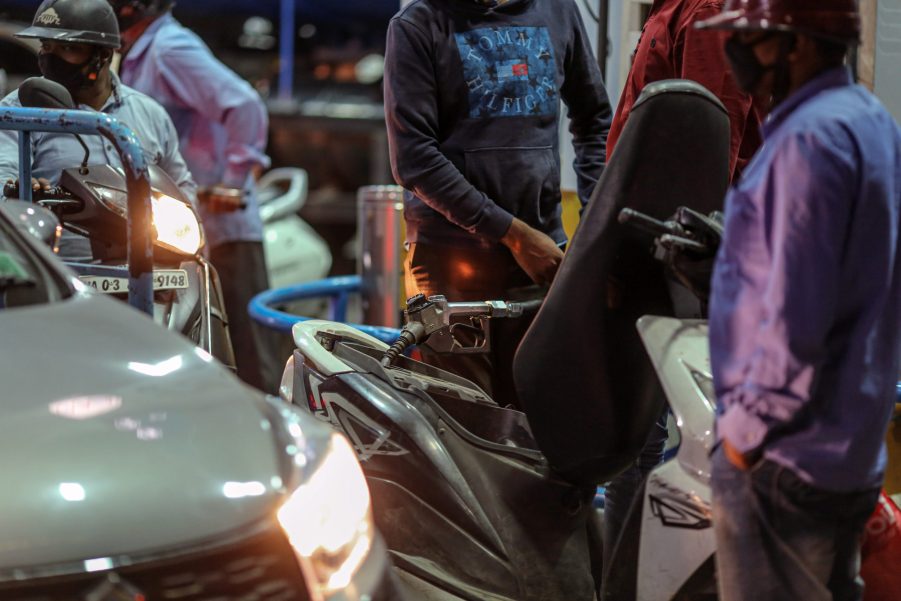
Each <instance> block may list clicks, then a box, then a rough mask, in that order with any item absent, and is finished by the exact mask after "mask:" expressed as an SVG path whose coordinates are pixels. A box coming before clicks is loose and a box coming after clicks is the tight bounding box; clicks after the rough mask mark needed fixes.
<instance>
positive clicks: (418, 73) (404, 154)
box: [384, 18, 513, 241]
mask: <svg viewBox="0 0 901 601" xmlns="http://www.w3.org/2000/svg"><path fill="white" fill-rule="evenodd" d="M433 56H434V55H433V48H432V45H431V43H430V41H429V38H428V36H427V35H426V34H425V32H423V31H422V30H421V29H420V28H419V27H417V26H416V25H414V24H412V23H410V22H407V21H404V20H403V19H401V18H395V19H393V20H392V21H391V23H390V24H389V26H388V39H387V46H386V51H385V77H384V84H385V121H386V124H387V127H388V151H389V155H390V158H391V170H392V173H393V174H394V179H395V181H397V183H398V184H400V185H401V186H403V187H404V188H406V189H407V190H409V191H411V192H412V193H413V194H415V195H416V196H417V197H419V198H420V199H421V200H422V201H423V202H425V203H426V204H427V205H429V206H430V207H432V208H433V209H435V210H436V211H438V212H439V213H441V214H442V215H444V217H446V218H447V219H448V220H449V221H450V222H451V223H453V224H455V225H457V226H459V227H461V228H463V229H465V230H466V231H468V232H470V233H471V234H476V235H479V236H483V237H485V238H487V239H489V240H492V241H497V240H499V239H500V238H502V237H503V236H504V234H506V233H507V230H508V229H509V228H510V224H511V223H512V221H513V216H512V215H511V214H510V213H508V212H507V211H505V210H504V209H502V208H501V207H499V206H498V205H497V204H496V203H495V202H494V201H493V200H491V199H490V198H488V197H487V196H486V195H485V194H483V193H482V192H480V191H479V190H477V189H476V188H475V187H473V186H472V184H470V183H469V182H468V181H467V180H466V178H465V177H464V176H463V174H462V173H461V172H460V170H459V169H457V167H456V166H455V165H454V164H453V163H452V162H451V161H450V160H448V158H447V157H446V156H444V154H442V152H441V150H440V148H439V142H438V138H439V132H438V97H437V95H438V86H437V84H436V80H435V66H434V59H433Z"/></svg>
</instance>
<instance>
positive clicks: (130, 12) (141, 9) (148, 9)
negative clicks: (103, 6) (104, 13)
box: [109, 0, 174, 31]
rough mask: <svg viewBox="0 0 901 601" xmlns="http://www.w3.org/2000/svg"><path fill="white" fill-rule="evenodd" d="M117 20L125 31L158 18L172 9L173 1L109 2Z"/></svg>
mask: <svg viewBox="0 0 901 601" xmlns="http://www.w3.org/2000/svg"><path fill="white" fill-rule="evenodd" d="M109 3H110V4H111V5H112V7H113V10H114V11H115V12H116V18H117V19H118V20H119V29H120V30H121V31H125V30H127V29H128V28H130V27H131V26H132V25H134V24H135V23H138V22H139V21H142V20H144V19H146V18H148V17H156V16H157V15H161V14H163V13H164V12H167V11H168V10H169V9H170V8H172V5H173V3H174V2H173V0H109Z"/></svg>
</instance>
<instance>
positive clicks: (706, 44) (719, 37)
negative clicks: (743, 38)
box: [604, 0, 760, 557]
mask: <svg viewBox="0 0 901 601" xmlns="http://www.w3.org/2000/svg"><path fill="white" fill-rule="evenodd" d="M722 9H723V0H654V4H653V6H652V7H651V13H650V15H649V16H648V20H647V22H646V23H645V25H644V27H643V28H642V30H641V38H640V39H639V41H638V47H637V48H636V49H635V54H634V56H633V59H632V68H631V69H630V70H629V78H628V80H627V81H626V86H625V88H624V89H623V93H622V96H621V97H620V100H619V106H618V107H617V109H616V115H615V117H614V119H613V124H612V125H611V127H610V134H609V135H608V136H607V160H608V161H609V160H610V157H611V156H612V155H613V150H614V148H615V147H616V143H617V141H618V140H619V137H620V135H621V134H622V132H623V128H624V127H625V125H626V120H627V119H628V117H629V113H630V112H631V111H632V105H633V104H634V103H635V101H636V100H638V96H639V95H640V94H641V91H642V90H643V89H644V87H645V86H646V85H648V84H649V83H653V82H655V81H660V80H662V79H691V80H693V81H696V82H698V83H700V84H701V85H703V86H704V87H705V88H707V89H708V90H710V91H711V92H713V93H714V94H715V95H716V96H717V97H718V98H719V99H720V100H721V101H722V102H723V104H724V105H725V106H726V110H727V111H729V120H730V122H731V124H732V128H731V130H732V143H731V147H730V148H731V150H730V154H729V169H730V171H729V172H730V173H731V174H732V179H733V180H737V179H738V177H739V175H740V174H741V171H742V169H743V168H744V167H745V165H746V164H747V163H748V161H749V160H750V159H751V157H752V156H753V155H754V153H755V152H756V150H757V148H758V146H760V132H759V130H758V128H759V126H760V120H759V119H758V113H757V110H756V109H755V107H754V104H753V101H752V98H751V96H750V95H748V94H746V93H744V92H742V91H741V90H740V89H739V87H738V84H737V83H736V82H735V79H734V77H733V76H732V71H731V70H730V68H729V64H728V62H727V60H726V55H725V53H724V46H725V42H726V38H725V36H724V35H723V34H722V33H720V32H713V31H700V30H697V29H695V27H694V24H695V23H696V22H698V21H703V20H705V19H709V18H711V17H714V16H716V15H718V14H720V13H721V12H722ZM666 436H667V431H666V414H664V415H663V416H661V419H660V420H659V422H658V423H657V424H656V425H655V427H654V430H653V431H652V432H651V435H650V436H649V437H648V442H647V444H646V445H645V448H644V450H643V451H642V453H641V456H640V457H639V458H638V460H637V461H636V462H635V464H634V465H632V466H631V467H630V468H629V469H627V470H626V471H625V472H623V473H622V474H620V475H619V476H617V477H616V478H615V479H614V480H613V481H612V482H610V483H609V484H608V485H607V489H606V494H605V508H604V546H605V547H606V549H607V551H606V552H605V553H604V557H609V556H610V555H611V553H610V551H612V549H613V546H614V545H615V544H616V541H617V539H618V538H619V535H620V532H621V531H622V526H623V524H624V522H625V519H626V514H627V512H628V510H629V507H630V506H631V504H632V501H633V499H634V497H635V494H636V491H637V490H638V488H639V486H640V485H641V482H642V481H643V480H644V478H645V477H646V476H647V475H648V474H649V473H650V471H651V470H652V469H654V468H655V467H656V466H657V465H659V464H660V462H661V461H662V460H663V449H664V445H665V443H666Z"/></svg>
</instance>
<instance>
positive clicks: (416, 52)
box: [385, 0, 612, 248]
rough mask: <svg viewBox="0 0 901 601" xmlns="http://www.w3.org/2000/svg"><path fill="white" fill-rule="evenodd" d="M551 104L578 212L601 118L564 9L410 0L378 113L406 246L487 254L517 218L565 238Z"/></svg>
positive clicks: (594, 175) (392, 41) (582, 49)
mask: <svg viewBox="0 0 901 601" xmlns="http://www.w3.org/2000/svg"><path fill="white" fill-rule="evenodd" d="M560 100H563V101H564V102H565V104H566V106H567V107H568V109H569V117H570V119H571V123H572V125H571V128H570V130H571V131H572V133H573V136H574V146H575V154H576V159H575V162H574V167H575V171H576V175H577V178H578V192H579V197H580V199H581V200H582V203H583V205H584V203H586V202H587V200H588V198H589V196H590V195H591V191H592V189H593V188H594V185H595V184H596V183H597V180H598V179H599V178H600V175H601V172H602V171H603V169H604V159H605V144H606V139H607V131H608V130H609V129H610V121H611V117H612V111H611V108H610V102H609V100H608V98H607V92H606V90H605V89H604V86H603V83H602V81H601V74H600V70H599V69H598V66H597V62H596V59H595V57H594V55H593V53H592V50H591V45H590V43H589V40H588V38H587V36H586V34H585V27H584V25H583V23H582V19H581V16H580V14H579V10H578V8H577V6H576V5H575V2H574V1H573V0H510V1H509V2H507V3H505V4H502V5H500V6H497V7H494V8H491V7H488V6H484V5H482V4H480V3H477V2H476V1H474V0H415V1H414V2H413V3H411V4H409V5H408V6H407V7H405V8H404V9H402V10H401V11H400V12H399V13H398V14H397V15H395V17H394V18H393V19H392V20H391V23H390V24H389V26H388V41H387V52H386V58H385V116H386V121H387V126H388V142H389V149H390V155H391V168H392V171H393V173H394V178H395V180H396V181H397V182H398V183H399V184H400V185H402V186H403V187H404V188H406V189H407V191H408V192H407V194H406V196H405V202H404V216H405V218H406V221H407V241H408V242H429V243H436V244H456V245H467V246H476V247H484V248H491V247H494V246H496V245H497V244H498V241H499V240H500V238H502V237H503V236H504V234H506V232H507V230H508V229H509V227H510V223H511V222H512V221H513V217H518V218H519V219H521V220H523V221H525V222H526V223H527V224H529V225H530V226H532V227H534V228H536V229H539V230H541V231H543V232H545V233H546V234H548V235H549V236H551V237H552V238H553V239H554V240H555V241H556V242H558V243H564V242H565V240H566V236H565V234H564V232H563V227H562V222H561V219H560V212H561V209H560V154H559V148H558V147H559V121H560V115H559V106H560Z"/></svg>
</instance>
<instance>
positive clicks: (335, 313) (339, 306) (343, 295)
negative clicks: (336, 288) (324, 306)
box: [331, 284, 362, 321]
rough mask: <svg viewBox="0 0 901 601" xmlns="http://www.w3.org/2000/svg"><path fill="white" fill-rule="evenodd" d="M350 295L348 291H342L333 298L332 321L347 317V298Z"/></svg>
mask: <svg viewBox="0 0 901 601" xmlns="http://www.w3.org/2000/svg"><path fill="white" fill-rule="evenodd" d="M361 285H362V284H361ZM349 297H350V295H349V294H348V293H347V292H340V293H338V295H337V296H335V297H333V298H332V314H331V317H332V321H344V320H345V319H347V300H348V298H349Z"/></svg>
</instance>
